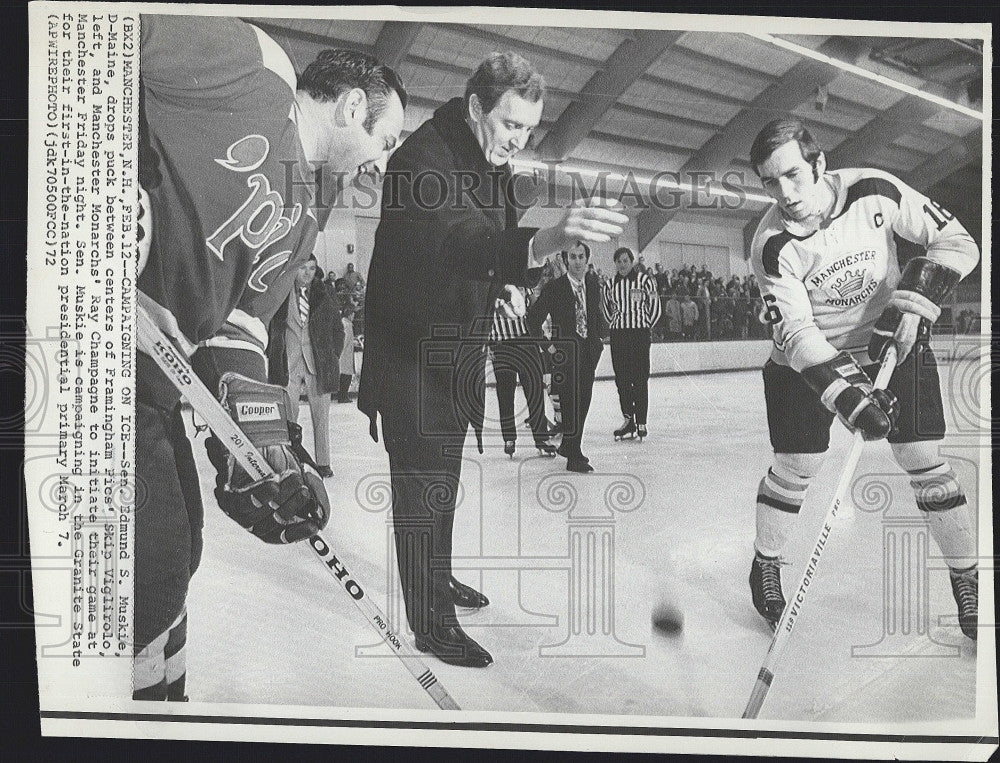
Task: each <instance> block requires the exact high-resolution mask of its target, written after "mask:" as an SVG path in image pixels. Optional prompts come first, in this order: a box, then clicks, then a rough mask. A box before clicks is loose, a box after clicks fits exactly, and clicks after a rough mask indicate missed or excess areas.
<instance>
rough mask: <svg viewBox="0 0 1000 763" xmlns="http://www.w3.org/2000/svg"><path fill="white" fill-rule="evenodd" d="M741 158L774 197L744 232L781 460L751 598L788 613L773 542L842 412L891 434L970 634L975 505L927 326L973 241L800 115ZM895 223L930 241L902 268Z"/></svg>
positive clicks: (764, 503) (964, 271)
mask: <svg viewBox="0 0 1000 763" xmlns="http://www.w3.org/2000/svg"><path fill="white" fill-rule="evenodd" d="M750 159H751V164H752V165H753V167H754V169H755V171H756V172H757V174H758V175H759V176H760V178H761V181H762V184H763V186H764V189H765V190H766V191H767V192H768V194H769V195H770V196H771V197H772V198H774V200H775V202H776V203H775V205H774V206H773V207H772V208H771V209H770V210H769V211H768V212H767V214H766V215H765V216H764V219H763V220H762V221H761V223H760V226H759V227H758V229H757V232H756V234H755V236H754V239H753V246H752V263H753V269H754V272H755V274H756V276H757V279H758V280H759V282H760V289H761V294H762V297H763V299H764V304H765V313H764V317H765V319H766V320H767V322H768V323H770V324H771V326H772V330H773V334H774V351H773V352H772V354H771V358H770V360H768V362H767V364H766V365H765V367H764V395H765V399H766V404H767V420H768V428H769V430H770V436H771V444H772V446H773V448H774V462H773V465H772V466H771V468H770V469H768V471H767V474H766V475H765V476H764V478H763V480H761V483H760V489H759V492H758V495H757V535H756V541H755V550H756V554H755V557H754V560H753V565H752V568H751V572H750V587H751V591H752V595H753V602H754V606H755V607H756V608H757V610H758V611H759V612H760V614H761V615H762V616H763V617H764V618H765V619H766V620H768V621H769V622H770V623H771V625H772V626H774V625H775V624H776V623H777V622H778V620H779V619H780V618H781V614H782V611H783V610H784V607H785V599H784V596H783V595H782V591H781V576H780V566H779V565H780V564H781V562H782V551H783V549H784V546H785V543H786V541H787V538H788V535H789V533H790V531H791V529H792V526H793V525H794V522H795V519H796V516H797V514H798V511H799V508H800V507H801V505H802V502H803V499H804V498H805V493H806V489H807V488H808V487H809V484H810V482H811V480H812V479H813V477H815V476H816V474H817V472H818V471H819V468H820V465H821V463H822V461H823V457H824V454H825V452H826V450H827V446H828V444H829V439H830V426H831V423H832V421H833V419H834V417H835V416H836V417H838V418H840V419H841V421H842V422H843V423H844V424H845V425H846V426H847V427H848V428H849V429H851V430H852V431H860V432H861V433H862V434H863V435H864V437H865V439H868V440H879V439H888V441H889V443H890V445H891V447H892V453H893V456H894V457H895V459H896V462H897V463H898V464H899V465H900V467H901V468H902V469H904V470H905V471H906V472H907V474H909V476H910V484H911V485H912V487H913V490H914V493H915V496H916V503H917V508H918V509H919V510H920V511H921V513H922V514H923V515H924V516H925V517H926V518H927V521H928V523H929V526H930V534H931V536H932V537H933V538H934V540H935V542H936V543H937V545H938V547H939V548H940V550H941V553H942V555H943V557H944V559H945V561H946V562H947V564H948V567H949V569H950V576H951V583H952V589H953V592H954V595H955V601H956V603H957V604H958V615H959V624H960V626H961V628H962V632H963V633H964V634H965V635H966V636H968V637H969V638H971V639H975V638H976V627H977V600H978V585H979V584H978V572H977V567H976V536H975V520H974V516H973V514H972V511H971V510H970V507H969V506H968V505H967V501H966V498H965V495H964V493H963V491H962V487H961V485H960V484H959V483H958V480H957V479H956V476H955V472H954V471H953V470H952V468H951V467H950V466H949V464H948V462H947V460H946V459H945V458H943V457H942V456H941V454H940V449H939V447H938V443H939V442H940V441H941V439H942V438H943V437H944V433H945V422H944V412H943V405H942V400H941V387H940V381H939V379H938V372H937V365H936V363H935V360H934V353H933V352H932V350H931V347H930V344H929V339H930V326H931V324H933V323H934V322H935V321H936V320H937V318H938V317H939V315H940V313H941V304H942V301H943V300H944V299H945V297H946V296H947V295H948V294H949V292H950V291H951V290H952V288H953V287H954V286H955V284H957V283H958V281H959V280H961V279H962V278H964V277H965V276H966V275H968V274H969V272H970V271H971V270H972V269H973V268H974V267H975V265H976V263H977V262H978V261H979V249H978V247H977V246H976V243H975V242H974V241H973V239H972V237H971V236H970V235H969V234H968V232H967V231H966V230H965V228H963V227H962V225H961V223H959V222H958V220H956V219H955V218H954V216H953V215H951V214H950V213H948V212H947V211H946V210H945V209H943V208H942V207H941V206H940V205H939V204H937V203H935V202H934V201H932V200H930V199H928V198H927V197H926V196H924V195H923V194H921V193H918V192H917V191H915V190H914V189H913V188H910V187H909V186H908V185H906V184H905V183H903V182H902V181H901V180H899V179H898V178H896V177H893V176H892V175H890V174H888V173H885V172H880V171H877V170H871V169H843V170H836V171H828V170H827V167H826V158H825V155H824V154H823V152H822V151H821V150H820V148H819V146H818V145H817V144H816V142H815V141H814V140H813V138H812V136H811V135H810V134H809V131H808V130H807V129H805V128H804V127H803V125H802V123H801V122H800V121H799V120H797V119H795V118H788V119H781V120H776V121H774V122H771V123H770V124H768V125H767V126H766V127H764V129H763V130H761V132H760V134H759V135H758V136H757V138H756V140H755V141H754V143H753V146H752V148H751V150H750ZM898 238H902V239H905V240H907V241H910V242H912V243H914V244H916V245H918V246H919V247H920V248H921V249H923V250H924V255H923V256H918V257H914V258H912V259H911V260H910V261H909V262H908V263H907V264H906V266H905V267H904V268H903V269H902V271H901V270H900V266H899V262H898V259H897V252H896V246H897V240H898ZM890 344H893V345H895V346H896V348H897V351H898V359H897V362H898V366H897V368H896V369H895V371H894V373H893V376H892V380H891V382H890V383H889V387H888V390H885V391H880V390H873V387H872V383H871V379H873V378H874V377H875V375H876V373H877V369H878V365H877V364H878V363H879V362H880V361H881V360H882V357H883V355H884V353H885V349H886V347H888V346H889V345H890Z"/></svg>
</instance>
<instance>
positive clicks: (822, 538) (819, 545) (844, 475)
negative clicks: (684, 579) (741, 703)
mask: <svg viewBox="0 0 1000 763" xmlns="http://www.w3.org/2000/svg"><path fill="white" fill-rule="evenodd" d="M895 370H896V348H895V346H894V345H889V347H888V349H887V350H886V353H885V357H884V358H883V359H882V366H881V367H880V368H879V371H878V376H877V377H875V385H874V386H875V389H885V388H886V386H887V385H888V384H889V379H891V378H892V372H893V371H895ZM864 444H865V438H864V436H863V435H862V434H861V432H855V433H854V439H853V441H852V442H851V449H850V450H849V451H848V453H847V458H845V459H844V466H843V469H842V470H841V473H840V481H839V482H838V483H837V489H836V491H835V492H834V494H833V502H832V503H831V504H830V509H829V510H828V511H827V512H826V518H825V519H824V520H823V529H822V530H820V533H819V537H818V538H817V539H816V545H815V546H814V547H813V551H812V554H811V555H810V556H809V561H808V562H807V563H806V568H805V571H804V572H803V573H802V579H801V580H800V581H799V585H798V588H796V589H795V596H794V597H792V600H791V601H790V602H789V604H788V605H787V606H786V607H785V611H784V612H783V613H782V614H781V619H780V620H779V621H778V625H777V627H776V628H775V629H774V636H772V637H771V645H770V646H769V647H768V649H767V656H766V657H765V658H764V664H763V665H761V668H760V673H758V674H757V682H756V683H755V684H754V687H753V691H751V692H750V699H749V701H748V702H747V706H746V709H745V710H744V711H743V717H744V718H756V717H757V714H758V713H760V708H761V706H762V705H763V704H764V699H765V698H766V697H767V692H768V690H769V689H770V688H771V681H773V680H774V670H775V665H777V664H778V660H779V659H780V658H781V653H782V652H783V651H784V650H785V647H786V646H787V645H788V638H789V636H791V633H792V629H793V628H794V627H795V623H796V621H797V620H798V617H799V613H800V612H801V611H802V604H803V602H804V601H805V598H806V590H807V589H808V588H809V586H810V584H811V583H812V581H813V578H814V577H815V576H816V567H817V566H818V564H819V558H820V557H821V556H822V555H823V550H824V549H825V548H826V543H827V541H828V540H829V538H830V533H831V531H832V530H833V523H834V521H835V520H836V518H837V512H838V511H839V510H840V507H841V505H842V504H843V503H844V500H845V499H846V497H847V491H848V490H849V489H850V486H851V480H852V479H854V471H855V470H856V469H857V468H858V461H859V460H860V458H861V451H862V450H863V449H864Z"/></svg>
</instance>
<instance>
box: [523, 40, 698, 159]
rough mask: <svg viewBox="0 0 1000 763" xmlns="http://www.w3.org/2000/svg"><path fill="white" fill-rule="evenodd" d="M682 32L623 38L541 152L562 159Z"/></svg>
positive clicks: (559, 121) (547, 138)
mask: <svg viewBox="0 0 1000 763" xmlns="http://www.w3.org/2000/svg"><path fill="white" fill-rule="evenodd" d="M681 34H682V32H661V31H658V30H655V29H639V30H636V32H635V36H634V37H632V38H630V39H627V40H624V41H623V42H622V44H621V45H619V46H618V47H617V48H616V49H615V52H614V53H612V54H611V55H610V56H609V57H608V60H607V61H605V63H604V66H603V68H602V69H600V70H598V71H597V72H596V73H595V74H594V76H593V77H591V78H590V80H589V81H588V82H587V84H586V85H584V86H583V89H582V90H581V91H580V95H581V98H580V100H579V101H575V102H574V103H571V104H570V105H569V106H567V107H566V108H565V109H564V110H563V113H562V115H561V116H560V117H559V120H558V121H557V122H556V125H555V127H554V128H552V129H551V130H550V131H549V132H548V134H546V136H545V138H544V139H543V140H542V142H541V144H540V145H539V146H538V153H539V156H541V157H542V158H543V159H545V160H549V161H561V160H562V159H565V158H566V157H567V156H569V154H570V153H571V152H572V151H573V149H574V148H576V147H577V146H578V145H579V144H580V141H582V140H583V139H584V138H586V137H587V135H588V134H589V133H590V131H591V130H593V129H594V127H595V126H596V125H597V123H598V122H599V121H600V120H601V117H603V116H604V115H605V114H606V113H607V112H608V111H609V110H610V109H611V108H613V107H614V105H615V103H616V102H617V101H618V99H619V98H620V97H621V95H622V93H624V92H625V91H626V90H628V88H629V87H631V85H632V83H633V82H635V80H636V78H637V77H639V76H641V75H642V74H643V73H645V71H646V70H647V69H648V68H649V67H650V66H651V65H652V64H653V63H654V62H655V61H656V60H657V59H658V58H659V57H660V56H661V55H662V54H663V51H665V50H666V49H667V48H669V47H670V46H671V45H673V44H674V43H675V42H676V41H677V39H678V38H679V37H680V36H681Z"/></svg>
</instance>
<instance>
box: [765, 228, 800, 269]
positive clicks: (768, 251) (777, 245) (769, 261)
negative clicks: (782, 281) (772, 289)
mask: <svg viewBox="0 0 1000 763" xmlns="http://www.w3.org/2000/svg"><path fill="white" fill-rule="evenodd" d="M795 239H798V236H795V235H793V234H791V233H789V232H788V231H787V230H782V231H778V232H776V233H773V234H771V235H770V236H768V238H767V239H766V240H765V241H764V246H763V247H761V253H760V263H761V265H762V266H763V267H764V272H765V273H767V274H768V275H769V276H771V278H781V270H780V269H779V268H778V258H779V257H780V256H781V250H782V249H784V248H785V244H787V243H788V242H789V241H792V240H795Z"/></svg>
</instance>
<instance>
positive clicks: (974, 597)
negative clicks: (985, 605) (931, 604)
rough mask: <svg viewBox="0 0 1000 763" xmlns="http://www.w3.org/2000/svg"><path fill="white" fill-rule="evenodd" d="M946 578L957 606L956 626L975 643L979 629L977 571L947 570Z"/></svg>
mask: <svg viewBox="0 0 1000 763" xmlns="http://www.w3.org/2000/svg"><path fill="white" fill-rule="evenodd" d="M948 576H949V577H950V578H951V592H952V593H953V594H954V595H955V603H956V604H957V605H958V624H959V626H961V628H962V633H964V634H965V635H966V636H968V637H969V638H971V639H972V640H973V641H975V640H976V630H977V628H978V627H979V569H978V568H976V567H973V568H972V569H968V570H949V571H948Z"/></svg>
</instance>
